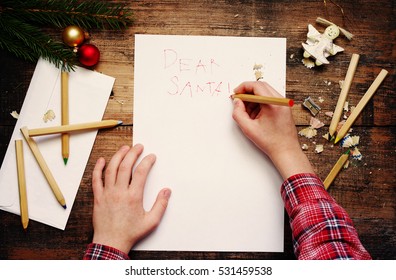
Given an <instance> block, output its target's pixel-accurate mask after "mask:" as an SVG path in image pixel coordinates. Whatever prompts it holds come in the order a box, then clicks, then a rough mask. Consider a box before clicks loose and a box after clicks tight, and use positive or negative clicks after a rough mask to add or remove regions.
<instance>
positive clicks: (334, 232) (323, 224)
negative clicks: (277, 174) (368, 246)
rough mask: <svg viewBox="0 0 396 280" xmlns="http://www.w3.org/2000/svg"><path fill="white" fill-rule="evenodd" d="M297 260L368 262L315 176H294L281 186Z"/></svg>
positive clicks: (352, 230)
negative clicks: (355, 260)
mask: <svg viewBox="0 0 396 280" xmlns="http://www.w3.org/2000/svg"><path fill="white" fill-rule="evenodd" d="M281 194H282V199H283V201H284V203H285V208H286V211H287V213H288V215H289V218H290V226H291V229H292V232H293V246H294V253H295V254H296V256H297V258H298V259H371V256H370V255H369V253H368V252H367V251H366V250H365V248H364V247H363V245H362V244H361V243H360V240H359V237H358V234H357V232H356V229H355V228H354V226H353V223H352V220H351V219H350V218H349V216H348V214H347V213H346V211H345V210H344V209H343V208H342V207H341V206H340V205H338V204H337V202H336V201H335V200H334V199H333V198H332V197H331V196H330V195H329V194H328V193H327V191H326V190H325V189H324V186H323V183H322V181H321V180H320V179H319V178H318V177H317V176H316V175H314V174H297V175H294V176H292V177H290V178H288V179H287V180H286V181H285V182H284V183H283V184H282V187H281Z"/></svg>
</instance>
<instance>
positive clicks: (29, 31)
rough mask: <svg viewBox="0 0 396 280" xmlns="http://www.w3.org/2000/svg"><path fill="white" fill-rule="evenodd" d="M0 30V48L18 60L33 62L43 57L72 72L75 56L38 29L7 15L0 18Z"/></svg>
mask: <svg viewBox="0 0 396 280" xmlns="http://www.w3.org/2000/svg"><path fill="white" fill-rule="evenodd" d="M0 29H1V30H3V32H4V33H6V34H4V35H7V36H4V35H3V36H1V39H0V42H1V44H0V47H2V48H4V49H7V50H8V51H10V52H12V53H14V54H15V55H16V56H18V57H20V58H24V59H27V60H29V61H32V62H35V61H37V59H38V58H39V57H43V58H45V59H47V60H49V61H50V62H52V63H54V64H55V65H56V66H57V67H62V68H63V67H64V66H63V62H67V65H66V66H65V67H66V68H67V70H69V71H70V70H72V69H73V68H74V64H75V55H74V53H73V52H72V50H70V49H69V48H66V47H65V45H64V44H62V43H60V42H54V41H53V40H51V38H50V37H49V36H48V35H46V34H44V33H42V32H41V30H40V29H38V28H37V27H35V26H32V25H30V24H27V23H24V22H21V21H19V20H18V19H15V18H12V17H10V16H7V15H2V16H1V17H0Z"/></svg>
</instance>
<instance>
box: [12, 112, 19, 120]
mask: <svg viewBox="0 0 396 280" xmlns="http://www.w3.org/2000/svg"><path fill="white" fill-rule="evenodd" d="M10 115H11V116H12V117H13V118H14V119H18V118H19V114H18V112H17V111H12V112H11V113H10Z"/></svg>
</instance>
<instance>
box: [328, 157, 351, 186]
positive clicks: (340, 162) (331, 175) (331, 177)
mask: <svg viewBox="0 0 396 280" xmlns="http://www.w3.org/2000/svg"><path fill="white" fill-rule="evenodd" d="M348 157H349V151H348V152H347V153H345V154H342V155H341V156H340V158H339V159H338V160H337V162H336V164H335V165H334V166H333V168H332V169H331V171H330V173H329V175H327V177H326V179H325V180H324V181H323V185H324V186H325V189H326V190H327V189H328V188H329V187H330V185H331V183H332V182H333V181H334V179H335V177H336V176H337V175H338V173H339V172H340V170H341V168H342V167H343V166H344V165H345V162H346V161H347V160H348Z"/></svg>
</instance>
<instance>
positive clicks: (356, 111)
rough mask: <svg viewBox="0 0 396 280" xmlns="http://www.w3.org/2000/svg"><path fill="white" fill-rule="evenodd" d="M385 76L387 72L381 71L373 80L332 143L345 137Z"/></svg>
mask: <svg viewBox="0 0 396 280" xmlns="http://www.w3.org/2000/svg"><path fill="white" fill-rule="evenodd" d="M387 74H388V71H386V70H385V69H382V70H381V72H380V73H379V74H378V76H377V78H375V80H374V82H373V83H372V84H371V86H370V88H369V89H368V90H367V92H366V93H365V94H364V95H363V97H362V99H360V101H359V103H358V105H356V108H355V109H354V110H353V111H352V113H351V115H350V116H349V117H348V119H347V120H346V122H345V123H344V124H343V126H342V127H341V129H340V130H339V131H338V132H337V137H336V139H335V141H334V143H337V142H338V141H340V140H341V139H342V138H344V137H345V135H346V134H347V133H348V131H349V129H350V128H351V126H352V124H353V123H354V122H355V120H356V118H357V117H358V116H359V114H360V112H361V111H362V110H363V108H364V107H365V106H366V104H367V102H368V101H369V100H370V99H371V97H372V96H373V95H374V93H375V91H376V90H377V89H378V87H379V86H380V84H381V83H382V81H383V80H384V79H385V77H386V75H387Z"/></svg>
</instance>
